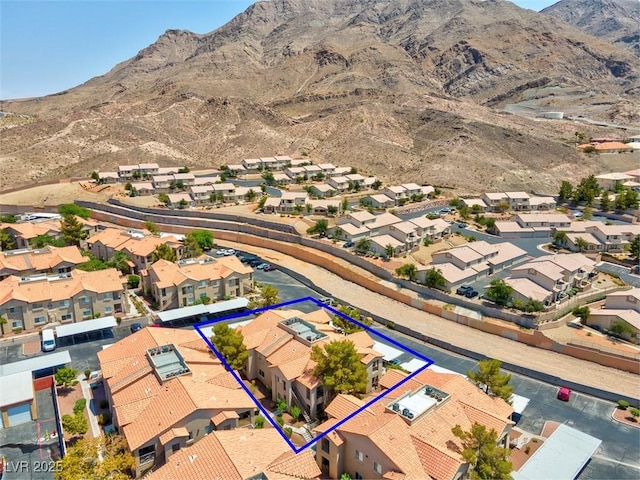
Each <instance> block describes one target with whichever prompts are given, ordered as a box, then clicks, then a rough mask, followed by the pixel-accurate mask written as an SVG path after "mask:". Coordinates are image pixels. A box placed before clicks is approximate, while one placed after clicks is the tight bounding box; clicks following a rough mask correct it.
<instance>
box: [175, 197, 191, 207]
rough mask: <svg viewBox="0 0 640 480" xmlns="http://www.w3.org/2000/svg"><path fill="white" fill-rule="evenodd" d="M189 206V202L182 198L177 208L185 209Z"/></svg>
mask: <svg viewBox="0 0 640 480" xmlns="http://www.w3.org/2000/svg"><path fill="white" fill-rule="evenodd" d="M188 205H189V202H187V201H186V200H185V199H184V198H181V199H180V201H179V202H178V208H182V209H184V208H187V206H188Z"/></svg>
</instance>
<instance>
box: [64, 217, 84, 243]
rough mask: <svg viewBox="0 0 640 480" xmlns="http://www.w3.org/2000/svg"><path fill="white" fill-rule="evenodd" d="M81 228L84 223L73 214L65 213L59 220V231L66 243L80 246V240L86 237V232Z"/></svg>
mask: <svg viewBox="0 0 640 480" xmlns="http://www.w3.org/2000/svg"><path fill="white" fill-rule="evenodd" d="M83 228H84V225H82V223H80V220H78V218H77V217H76V216H75V215H72V214H65V215H64V216H63V217H62V220H60V233H61V234H62V239H63V240H64V241H65V242H66V243H67V244H68V245H77V246H80V242H81V241H82V240H84V239H85V238H87V232H85V231H84V230H83Z"/></svg>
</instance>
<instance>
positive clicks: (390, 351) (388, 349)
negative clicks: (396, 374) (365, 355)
mask: <svg viewBox="0 0 640 480" xmlns="http://www.w3.org/2000/svg"><path fill="white" fill-rule="evenodd" d="M373 349H374V350H375V351H376V352H380V353H381V354H382V355H384V356H383V357H382V359H383V360H384V361H385V362H391V361H393V360H395V359H396V358H398V357H399V356H400V355H402V354H403V353H404V352H403V351H402V350H399V349H397V348H393V347H392V346H390V345H387V344H386V343H382V342H374V344H373Z"/></svg>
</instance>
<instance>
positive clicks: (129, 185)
mask: <svg viewBox="0 0 640 480" xmlns="http://www.w3.org/2000/svg"><path fill="white" fill-rule="evenodd" d="M124 189H125V190H126V191H127V192H130V191H131V190H133V184H132V183H131V182H127V183H125V184H124Z"/></svg>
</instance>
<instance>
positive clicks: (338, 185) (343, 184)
mask: <svg viewBox="0 0 640 480" xmlns="http://www.w3.org/2000/svg"><path fill="white" fill-rule="evenodd" d="M327 184H329V185H331V186H332V187H333V188H335V189H336V191H337V192H346V191H347V190H348V189H349V180H348V179H347V177H343V176H339V177H330V178H329V179H328V180H327Z"/></svg>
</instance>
